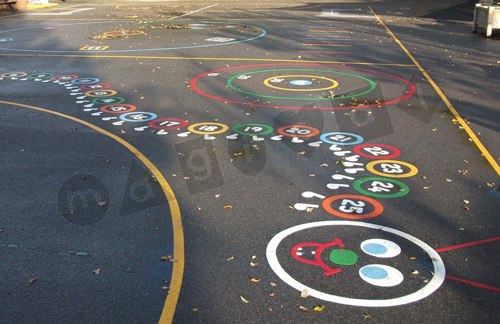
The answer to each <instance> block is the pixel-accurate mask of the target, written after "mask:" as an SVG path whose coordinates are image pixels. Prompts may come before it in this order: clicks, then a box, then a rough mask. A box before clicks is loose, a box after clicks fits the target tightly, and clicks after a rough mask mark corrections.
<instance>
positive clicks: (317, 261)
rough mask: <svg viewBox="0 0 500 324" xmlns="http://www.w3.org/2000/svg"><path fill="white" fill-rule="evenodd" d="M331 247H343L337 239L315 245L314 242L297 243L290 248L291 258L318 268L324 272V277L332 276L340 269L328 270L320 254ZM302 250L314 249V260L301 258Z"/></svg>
mask: <svg viewBox="0 0 500 324" xmlns="http://www.w3.org/2000/svg"><path fill="white" fill-rule="evenodd" d="M332 246H339V247H344V243H343V242H342V241H341V240H340V239H339V238H334V239H333V240H332V241H331V242H328V243H316V242H305V243H299V244H297V245H295V246H294V247H293V248H292V252H291V254H292V258H294V259H295V260H297V261H299V262H302V263H305V264H309V265H313V266H317V267H320V268H321V269H323V270H324V271H325V272H324V273H323V274H324V275H325V276H331V275H333V274H336V273H339V272H340V271H341V270H340V268H335V269H333V268H330V267H329V266H328V265H326V263H324V262H323V260H321V254H322V252H323V251H324V250H325V249H327V248H329V247H332ZM304 248H315V250H314V259H308V258H305V257H303V256H302V252H301V251H302V250H303V249H304Z"/></svg>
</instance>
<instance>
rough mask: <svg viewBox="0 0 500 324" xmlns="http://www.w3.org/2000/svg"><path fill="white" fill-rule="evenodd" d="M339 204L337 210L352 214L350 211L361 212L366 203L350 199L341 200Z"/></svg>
mask: <svg viewBox="0 0 500 324" xmlns="http://www.w3.org/2000/svg"><path fill="white" fill-rule="evenodd" d="M340 205H341V206H340V207H339V210H340V211H341V212H344V213H348V214H352V213H356V214H362V213H363V207H365V206H366V204H365V203H364V202H363V201H361V200H358V201H357V202H355V201H352V200H350V199H344V200H342V202H341V203H340Z"/></svg>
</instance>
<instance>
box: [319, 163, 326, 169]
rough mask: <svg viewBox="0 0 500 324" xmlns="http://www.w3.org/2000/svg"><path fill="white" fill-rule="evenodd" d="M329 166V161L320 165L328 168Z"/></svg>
mask: <svg viewBox="0 0 500 324" xmlns="http://www.w3.org/2000/svg"><path fill="white" fill-rule="evenodd" d="M327 166H328V163H323V164H321V165H320V167H322V168H326V167H327Z"/></svg>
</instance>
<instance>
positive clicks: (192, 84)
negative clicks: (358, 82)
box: [190, 63, 416, 110]
mask: <svg viewBox="0 0 500 324" xmlns="http://www.w3.org/2000/svg"><path fill="white" fill-rule="evenodd" d="M262 66H291V67H295V66H297V67H301V66H316V67H318V66H319V67H321V66H323V67H324V66H328V65H326V64H312V63H310V64H287V63H281V64H271V63H268V64H248V65H240V66H233V67H231V66H230V67H224V68H220V69H215V70H212V71H208V72H205V73H202V74H198V75H197V76H195V77H194V78H193V79H191V82H190V87H191V89H193V90H194V91H195V92H196V93H198V94H200V95H202V96H204V97H206V98H210V99H213V100H217V101H222V102H224V103H232V104H237V105H245V106H252V107H261V108H272V109H289V110H347V109H365V108H370V107H379V106H380V105H391V104H394V103H398V102H400V101H403V100H406V99H408V98H410V97H411V96H412V95H413V94H414V93H415V91H416V88H415V85H414V84H413V83H411V82H410V81H408V80H406V79H403V78H400V77H398V76H395V75H392V74H388V73H383V72H377V71H372V70H366V69H361V68H353V67H346V66H337V65H334V66H332V67H333V68H338V69H347V70H355V71H362V72H367V73H374V74H378V75H383V76H386V77H389V78H392V79H396V80H399V81H401V82H403V83H404V84H405V85H406V86H408V87H409V90H408V91H407V92H406V93H405V94H404V95H403V96H401V97H399V98H395V99H391V100H388V101H383V102H380V103H374V104H369V105H363V106H342V107H341V106H338V107H330V108H328V107H316V108H315V107H301V106H282V105H265V104H256V103H251V102H243V101H237V100H231V99H224V98H221V97H217V96H214V95H211V94H208V93H206V92H204V91H202V90H201V89H199V88H198V87H197V86H196V82H198V80H199V79H201V78H203V77H205V76H207V75H208V74H211V73H220V72H223V71H227V70H230V69H244V68H251V67H262Z"/></svg>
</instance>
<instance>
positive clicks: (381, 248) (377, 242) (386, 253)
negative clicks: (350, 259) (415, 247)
mask: <svg viewBox="0 0 500 324" xmlns="http://www.w3.org/2000/svg"><path fill="white" fill-rule="evenodd" d="M360 247H361V250H363V252H365V253H366V254H368V255H371V256H375V257H377V258H393V257H395V256H397V255H399V254H400V253H401V248H400V247H399V245H397V244H396V243H394V242H391V241H388V240H383V239H370V240H366V241H363V242H361V244H360Z"/></svg>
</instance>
